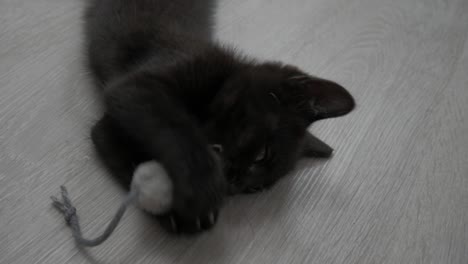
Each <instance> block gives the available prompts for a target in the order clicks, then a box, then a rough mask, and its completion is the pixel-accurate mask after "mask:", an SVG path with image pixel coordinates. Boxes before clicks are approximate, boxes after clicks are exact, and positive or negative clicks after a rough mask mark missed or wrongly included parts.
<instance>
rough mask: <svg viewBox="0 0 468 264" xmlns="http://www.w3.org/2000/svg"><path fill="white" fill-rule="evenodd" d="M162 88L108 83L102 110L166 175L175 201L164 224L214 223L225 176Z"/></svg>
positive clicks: (196, 226)
mask: <svg viewBox="0 0 468 264" xmlns="http://www.w3.org/2000/svg"><path fill="white" fill-rule="evenodd" d="M161 87H162V85H161V84H160V83H157V82H156V81H154V80H151V79H144V80H141V79H128V80H126V81H124V82H121V83H119V84H116V85H114V86H112V87H107V88H106V91H105V92H106V94H105V101H106V107H107V113H108V114H109V116H110V117H111V118H112V120H115V123H116V125H117V126H118V127H119V128H120V129H122V130H123V131H124V133H125V134H127V135H128V136H129V137H130V138H131V139H132V141H134V142H135V143H136V144H137V145H138V146H140V147H141V148H142V149H143V151H144V152H145V153H148V154H149V157H150V159H155V160H159V161H160V162H161V163H162V164H163V165H164V167H165V169H166V170H167V172H168V174H169V176H170V177H171V180H172V182H173V187H174V189H173V190H174V195H173V197H174V201H173V202H174V203H173V210H172V211H171V212H170V214H168V216H167V217H166V221H165V223H166V225H165V226H168V227H171V228H173V230H174V231H178V232H183V233H193V232H198V231H200V230H202V229H207V228H209V227H211V226H212V225H214V222H215V221H216V215H217V211H218V210H219V208H220V205H221V201H222V199H223V197H224V195H225V179H224V176H223V175H222V172H221V167H220V164H219V163H218V162H217V158H216V156H215V153H214V151H212V150H211V148H210V147H209V146H208V143H207V140H206V139H205V138H204V136H203V134H202V133H201V131H199V128H198V126H197V125H196V123H195V122H194V121H193V120H192V119H191V118H190V116H189V115H188V114H187V113H185V112H184V111H183V110H182V108H181V107H180V106H177V103H175V102H174V101H173V99H172V98H171V97H170V96H168V95H167V94H166V93H165V92H164V90H163V89H162V88H161ZM163 222H164V221H163Z"/></svg>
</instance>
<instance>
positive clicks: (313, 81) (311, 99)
mask: <svg viewBox="0 0 468 264" xmlns="http://www.w3.org/2000/svg"><path fill="white" fill-rule="evenodd" d="M289 81H290V83H291V84H292V85H293V86H294V87H295V88H296V89H299V92H300V94H301V96H303V100H307V102H304V101H302V103H301V112H302V113H303V114H304V115H305V117H306V119H307V120H309V121H310V122H313V121H316V120H320V119H325V118H332V117H338V116H342V115H346V114H347V113H349V112H351V110H353V109H354V106H355V103H354V99H353V97H352V96H351V94H350V93H349V92H348V91H347V90H346V89H345V88H343V87H342V86H341V85H339V84H337V83H335V82H332V81H329V80H325V79H320V78H317V77H312V76H308V75H300V76H295V77H291V78H290V79H289Z"/></svg>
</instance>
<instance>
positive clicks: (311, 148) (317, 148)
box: [303, 132, 333, 158]
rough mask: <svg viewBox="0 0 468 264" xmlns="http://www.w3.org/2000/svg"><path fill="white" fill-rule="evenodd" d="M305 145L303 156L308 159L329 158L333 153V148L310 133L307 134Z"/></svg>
mask: <svg viewBox="0 0 468 264" xmlns="http://www.w3.org/2000/svg"><path fill="white" fill-rule="evenodd" d="M303 144H304V145H303V155H304V156H306V157H320V158H328V157H330V156H331V155H332V153H333V148H331V147H330V146H328V145H327V144H326V143H325V142H323V141H322V140H320V139H318V138H317V137H315V136H314V135H312V134H311V133H310V132H306V135H305V137H304V143H303Z"/></svg>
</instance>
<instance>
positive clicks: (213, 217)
mask: <svg viewBox="0 0 468 264" xmlns="http://www.w3.org/2000/svg"><path fill="white" fill-rule="evenodd" d="M215 220H216V219H215V215H214V213H213V212H211V213H210V214H209V215H208V223H209V224H210V225H214V223H215Z"/></svg>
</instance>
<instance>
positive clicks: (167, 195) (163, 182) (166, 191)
mask: <svg viewBox="0 0 468 264" xmlns="http://www.w3.org/2000/svg"><path fill="white" fill-rule="evenodd" d="M131 189H132V191H136V195H137V196H136V200H135V203H136V205H137V206H138V207H140V208H141V209H143V210H145V211H147V212H149V213H152V214H155V215H159V214H163V213H165V212H167V211H169V209H171V206H172V199H173V198H172V181H171V179H170V178H169V176H168V175H167V172H166V170H165V169H164V168H163V166H162V165H161V163H159V162H156V161H154V160H151V161H147V162H144V163H141V164H140V165H138V167H137V168H136V169H135V172H134V173H133V178H132V184H131Z"/></svg>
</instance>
